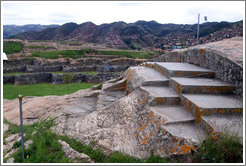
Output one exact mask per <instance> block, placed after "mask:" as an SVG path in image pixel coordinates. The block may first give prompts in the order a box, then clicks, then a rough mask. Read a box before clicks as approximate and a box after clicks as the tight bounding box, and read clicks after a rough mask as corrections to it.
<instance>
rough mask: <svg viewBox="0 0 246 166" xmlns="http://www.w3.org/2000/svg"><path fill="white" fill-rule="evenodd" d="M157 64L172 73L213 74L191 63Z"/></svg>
mask: <svg viewBox="0 0 246 166" xmlns="http://www.w3.org/2000/svg"><path fill="white" fill-rule="evenodd" d="M156 64H158V65H160V66H162V67H164V68H166V69H167V70H171V71H194V72H213V71H211V70H209V69H206V68H204V67H200V66H197V65H193V64H189V63H175V62H157V63H156Z"/></svg>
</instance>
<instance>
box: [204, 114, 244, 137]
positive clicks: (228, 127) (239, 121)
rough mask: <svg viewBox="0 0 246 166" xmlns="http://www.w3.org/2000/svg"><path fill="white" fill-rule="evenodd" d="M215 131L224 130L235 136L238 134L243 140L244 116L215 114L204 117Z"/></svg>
mask: <svg viewBox="0 0 246 166" xmlns="http://www.w3.org/2000/svg"><path fill="white" fill-rule="evenodd" d="M202 119H204V120H205V121H206V122H207V123H208V124H209V125H210V126H211V127H213V129H214V130H215V132H224V133H227V134H230V135H233V136H238V137H239V138H240V139H241V141H242V140H243V117H242V116H239V115H230V116H228V115H227V116H226V115H220V116H218V115H214V116H204V117H202Z"/></svg>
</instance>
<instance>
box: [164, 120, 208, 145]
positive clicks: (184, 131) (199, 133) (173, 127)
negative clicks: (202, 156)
mask: <svg viewBox="0 0 246 166" xmlns="http://www.w3.org/2000/svg"><path fill="white" fill-rule="evenodd" d="M164 128H165V129H166V130H167V131H168V132H170V133H171V134H172V135H174V136H177V137H184V138H186V139H192V140H193V141H196V142H199V141H201V140H204V139H205V138H206V136H207V134H206V133H205V131H204V130H202V129H201V128H199V127H198V126H197V125H196V122H190V123H172V124H169V125H165V126H164Z"/></svg>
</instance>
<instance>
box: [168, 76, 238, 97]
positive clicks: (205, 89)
mask: <svg viewBox="0 0 246 166" xmlns="http://www.w3.org/2000/svg"><path fill="white" fill-rule="evenodd" d="M170 86H171V87H172V88H173V89H174V90H175V91H176V92H177V93H178V94H182V93H192V94H196V93H201V94H230V93H232V92H233V90H234V86H233V85H231V84H229V83H225V82H223V81H220V80H218V79H211V78H185V77H171V80H170Z"/></svg>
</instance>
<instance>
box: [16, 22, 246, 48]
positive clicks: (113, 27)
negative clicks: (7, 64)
mask: <svg viewBox="0 0 246 166" xmlns="http://www.w3.org/2000/svg"><path fill="white" fill-rule="evenodd" d="M229 30H230V31H229ZM196 31H197V24H193V25H189V24H160V23H158V22H156V21H149V22H147V21H143V20H141V21H137V22H135V23H129V24H127V23H125V22H122V21H120V22H113V23H110V24H101V25H95V24H94V23H92V22H85V23H82V24H79V25H78V24H76V23H66V24H64V25H61V26H59V27H53V28H47V29H44V30H42V31H37V32H24V33H19V34H17V35H15V36H13V37H11V38H17V39H27V40H73V41H82V42H90V43H99V44H105V45H109V46H111V47H114V48H131V49H141V48H146V47H152V48H163V47H166V45H169V46H172V45H193V44H194V42H195V41H196ZM215 32H216V37H217V38H220V37H221V36H223V37H224V38H225V37H228V36H229V37H233V36H237V35H239V36H240V35H242V32H243V21H239V22H235V23H229V22H207V23H203V24H201V25H200V33H199V37H200V42H207V41H206V40H208V39H209V40H210V39H213V37H211V36H210V35H211V34H213V33H215ZM229 32H230V33H229ZM232 32H233V33H232ZM203 40H204V41H203ZM214 40H216V39H214Z"/></svg>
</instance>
